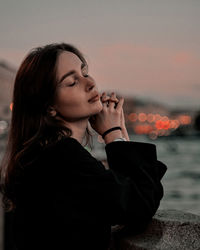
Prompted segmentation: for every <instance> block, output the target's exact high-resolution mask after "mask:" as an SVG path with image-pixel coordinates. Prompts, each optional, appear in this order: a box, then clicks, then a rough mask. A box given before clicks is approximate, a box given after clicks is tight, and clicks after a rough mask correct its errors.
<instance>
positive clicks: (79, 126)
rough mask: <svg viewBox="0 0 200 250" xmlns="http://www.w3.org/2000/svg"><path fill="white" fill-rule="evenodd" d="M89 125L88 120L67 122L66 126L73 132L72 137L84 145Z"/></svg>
mask: <svg viewBox="0 0 200 250" xmlns="http://www.w3.org/2000/svg"><path fill="white" fill-rule="evenodd" d="M87 125H88V119H84V120H80V121H76V122H66V126H67V127H68V128H70V129H71V130H72V136H71V137H73V138H75V139H76V140H77V141H78V142H79V143H80V144H82V143H83V139H84V137H85V132H86V128H87Z"/></svg>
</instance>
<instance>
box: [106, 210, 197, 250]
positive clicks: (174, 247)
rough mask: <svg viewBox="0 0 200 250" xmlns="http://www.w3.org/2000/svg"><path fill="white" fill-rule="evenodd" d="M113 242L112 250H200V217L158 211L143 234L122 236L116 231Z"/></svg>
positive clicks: (177, 211) (179, 212)
mask: <svg viewBox="0 0 200 250" xmlns="http://www.w3.org/2000/svg"><path fill="white" fill-rule="evenodd" d="M114 231H115V230H114ZM113 242H114V245H115V247H114V246H113V247H111V249H112V250H158V249H161V250H178V249H180V250H200V216H198V215H195V214H191V213H188V212H183V211H179V210H158V211H157V213H156V215H155V216H154V217H153V219H152V221H151V223H150V224H149V225H148V226H147V228H146V229H145V231H144V232H143V233H141V234H138V235H134V236H130V235H128V236H126V235H123V236H121V235H120V230H118V231H117V230H116V233H114V237H113Z"/></svg>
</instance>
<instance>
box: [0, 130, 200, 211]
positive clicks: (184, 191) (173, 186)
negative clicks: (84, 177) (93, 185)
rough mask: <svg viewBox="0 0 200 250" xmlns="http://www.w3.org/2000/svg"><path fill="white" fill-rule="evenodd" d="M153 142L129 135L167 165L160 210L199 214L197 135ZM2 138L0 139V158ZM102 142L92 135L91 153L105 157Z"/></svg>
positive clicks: (199, 167) (199, 139)
mask: <svg viewBox="0 0 200 250" xmlns="http://www.w3.org/2000/svg"><path fill="white" fill-rule="evenodd" d="M165 138H166V139H164V138H163V139H157V140H154V141H152V140H151V139H148V138H147V137H146V136H136V135H130V139H131V140H132V141H139V142H150V143H154V144H155V145H156V146H157V156H158V159H159V160H160V161H162V162H163V163H165V164H166V165H167V167H168V170H167V172H166V174H165V175H164V177H163V179H162V183H163V186H164V197H163V199H162V201H161V204H160V209H178V210H182V211H187V212H191V213H195V214H198V215H200V137H175V138H170V137H165ZM4 144H5V141H3V140H0V159H1V157H2V154H3V148H4ZM104 148H105V144H104V143H98V142H97V138H96V137H94V149H93V150H92V151H91V154H92V155H94V156H95V157H97V158H98V159H100V160H101V159H106V153H105V150H104Z"/></svg>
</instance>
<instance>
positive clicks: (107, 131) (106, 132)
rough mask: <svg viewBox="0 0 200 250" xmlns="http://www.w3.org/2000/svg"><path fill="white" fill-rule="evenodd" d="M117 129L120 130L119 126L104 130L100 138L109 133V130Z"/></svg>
mask: <svg viewBox="0 0 200 250" xmlns="http://www.w3.org/2000/svg"><path fill="white" fill-rule="evenodd" d="M117 129H120V130H122V129H121V127H113V128H110V129H108V130H106V131H105V132H104V133H103V134H102V138H103V139H104V137H105V136H106V135H107V134H108V133H110V132H111V131H113V130H117Z"/></svg>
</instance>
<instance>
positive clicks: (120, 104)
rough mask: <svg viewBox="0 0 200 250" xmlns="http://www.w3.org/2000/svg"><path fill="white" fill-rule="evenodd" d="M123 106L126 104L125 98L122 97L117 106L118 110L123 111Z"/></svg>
mask: <svg viewBox="0 0 200 250" xmlns="http://www.w3.org/2000/svg"><path fill="white" fill-rule="evenodd" d="M123 104H124V98H123V97H121V98H120V100H119V102H118V104H117V107H116V110H118V111H120V110H121V109H122V106H123Z"/></svg>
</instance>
